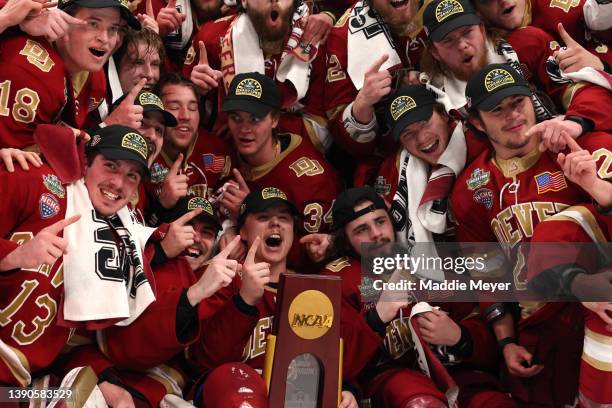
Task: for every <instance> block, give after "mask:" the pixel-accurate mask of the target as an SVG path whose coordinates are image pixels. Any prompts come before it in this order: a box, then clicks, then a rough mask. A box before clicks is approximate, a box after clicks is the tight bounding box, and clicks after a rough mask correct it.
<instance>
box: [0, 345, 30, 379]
mask: <svg viewBox="0 0 612 408" xmlns="http://www.w3.org/2000/svg"><path fill="white" fill-rule="evenodd" d="M0 343H2V344H4V346H5V347H7V348H8V351H10V352H12V353H13V354H14V355H13V356H6V355H5V354H4V353H3V352H2V348H0V360H2V361H4V364H6V366H7V367H8V369H9V370H10V371H11V374H13V377H15V379H17V381H19V383H20V384H21V386H22V387H26V386H27V385H28V384H29V383H30V381H31V379H32V378H31V377H29V378H28V377H24V376H23V375H22V374H21V373H20V372H19V371H17V369H18V368H20V369H22V370H25V371H26V372H27V374H28V376H29V375H30V372H31V370H30V362H29V361H28V359H27V358H26V356H25V354H23V353H22V352H21V351H20V350H18V349H16V348H15V347H11V346H9V345H8V344H6V343H4V342H3V341H2V340H0ZM11 357H13V358H17V360H19V365H20V366H21V367H14V366H13V365H12V364H11V361H10V360H9V358H11Z"/></svg>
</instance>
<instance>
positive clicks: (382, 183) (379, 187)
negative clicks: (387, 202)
mask: <svg viewBox="0 0 612 408" xmlns="http://www.w3.org/2000/svg"><path fill="white" fill-rule="evenodd" d="M374 190H376V193H377V194H380V195H383V196H386V195H387V194H389V192H390V191H391V184H390V183H387V180H386V179H385V178H384V177H383V176H378V177H376V181H375V182H374Z"/></svg>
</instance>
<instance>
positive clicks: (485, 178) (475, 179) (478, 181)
mask: <svg viewBox="0 0 612 408" xmlns="http://www.w3.org/2000/svg"><path fill="white" fill-rule="evenodd" d="M490 176H491V172H488V171H484V170H483V169H475V170H474V171H473V172H472V175H471V176H470V178H469V179H467V188H468V189H470V190H472V191H474V190H476V189H477V188H480V187H482V186H484V185H485V184H487V183H488V182H489V178H490Z"/></svg>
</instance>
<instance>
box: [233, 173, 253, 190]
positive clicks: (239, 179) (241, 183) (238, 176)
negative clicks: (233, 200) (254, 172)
mask: <svg viewBox="0 0 612 408" xmlns="http://www.w3.org/2000/svg"><path fill="white" fill-rule="evenodd" d="M233 173H234V177H235V178H236V181H237V182H238V187H239V188H240V190H242V191H246V192H247V193H248V192H250V190H249V186H248V185H247V183H246V181H244V177H242V174H240V170H238V169H234V170H233Z"/></svg>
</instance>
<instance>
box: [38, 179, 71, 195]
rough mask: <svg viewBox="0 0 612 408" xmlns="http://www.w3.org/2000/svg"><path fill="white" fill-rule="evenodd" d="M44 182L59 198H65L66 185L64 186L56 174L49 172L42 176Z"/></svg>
mask: <svg viewBox="0 0 612 408" xmlns="http://www.w3.org/2000/svg"><path fill="white" fill-rule="evenodd" d="M42 178H43V184H44V185H45V187H47V190H49V191H50V192H52V193H53V194H55V195H56V196H58V197H59V198H64V196H65V195H66V190H64V186H62V182H61V181H60V180H59V178H57V176H56V175H55V174H47V175H45V176H42Z"/></svg>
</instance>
